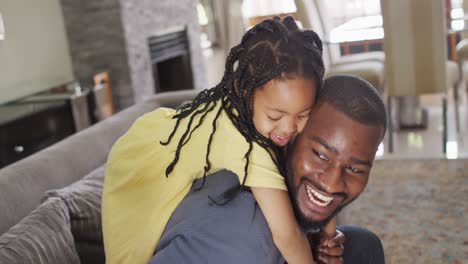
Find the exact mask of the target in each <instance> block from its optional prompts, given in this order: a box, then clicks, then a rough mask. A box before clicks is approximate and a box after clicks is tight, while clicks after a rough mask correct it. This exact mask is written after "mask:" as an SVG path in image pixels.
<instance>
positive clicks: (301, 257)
mask: <svg viewBox="0 0 468 264" xmlns="http://www.w3.org/2000/svg"><path fill="white" fill-rule="evenodd" d="M251 189H252V193H253V195H254V196H255V199H256V200H257V203H258V204H259V206H260V209H261V210H262V213H263V215H264V216H265V219H266V221H267V223H268V226H269V227H270V230H271V234H272V236H273V242H275V245H276V247H278V249H279V251H280V252H281V254H282V255H283V257H284V259H285V260H286V262H288V263H289V264H296V263H305V264H311V263H315V262H314V260H313V258H312V252H311V250H310V246H309V242H308V240H307V238H306V236H305V234H304V233H303V232H302V230H301V228H300V227H299V225H298V224H297V221H296V218H295V216H294V212H293V209H292V206H291V200H290V199H289V196H288V192H287V191H284V190H279V189H273V188H259V187H251Z"/></svg>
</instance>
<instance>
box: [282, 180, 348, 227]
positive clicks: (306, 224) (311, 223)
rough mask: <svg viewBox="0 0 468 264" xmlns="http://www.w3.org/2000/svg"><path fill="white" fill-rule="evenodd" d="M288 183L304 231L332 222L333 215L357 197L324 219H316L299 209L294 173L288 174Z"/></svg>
mask: <svg viewBox="0 0 468 264" xmlns="http://www.w3.org/2000/svg"><path fill="white" fill-rule="evenodd" d="M286 185H287V187H288V193H289V197H290V199H291V203H292V208H293V210H294V214H295V216H296V220H297V223H298V224H299V226H300V227H301V229H302V231H304V232H305V233H309V232H318V231H320V230H321V229H322V228H323V227H324V226H325V225H327V223H328V222H330V220H331V219H332V218H333V217H335V216H336V215H337V214H338V213H339V212H340V211H341V209H343V208H344V207H345V206H346V205H348V204H349V203H351V202H352V201H354V199H355V198H354V199H352V200H351V201H349V202H348V203H346V204H343V205H341V206H339V207H338V208H336V209H335V211H333V212H332V213H331V214H330V215H329V216H328V217H327V218H325V219H324V220H322V221H314V220H312V219H307V217H305V216H304V214H303V213H302V212H301V210H300V209H299V206H298V197H297V195H298V191H297V188H296V186H294V184H293V183H292V175H288V177H287V178H286ZM345 198H346V196H345Z"/></svg>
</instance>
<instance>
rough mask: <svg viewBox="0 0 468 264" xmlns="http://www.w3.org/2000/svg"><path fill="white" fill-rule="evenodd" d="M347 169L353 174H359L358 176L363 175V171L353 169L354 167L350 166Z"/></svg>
mask: <svg viewBox="0 0 468 264" xmlns="http://www.w3.org/2000/svg"><path fill="white" fill-rule="evenodd" d="M346 169H347V170H348V171H350V172H352V173H358V174H360V173H363V171H362V170H359V169H356V168H355V167H352V166H348V167H346Z"/></svg>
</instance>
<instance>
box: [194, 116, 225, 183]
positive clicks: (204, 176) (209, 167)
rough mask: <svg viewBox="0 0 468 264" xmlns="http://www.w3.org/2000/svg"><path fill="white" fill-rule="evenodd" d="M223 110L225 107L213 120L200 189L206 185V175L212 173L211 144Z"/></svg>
mask: <svg viewBox="0 0 468 264" xmlns="http://www.w3.org/2000/svg"><path fill="white" fill-rule="evenodd" d="M222 110H223V107H220V108H219V109H218V112H217V113H216V116H215V118H213V122H212V124H211V125H212V127H213V131H212V132H211V134H210V138H209V139H208V145H207V147H206V165H205V167H204V171H203V182H202V184H201V186H200V187H199V188H198V189H200V188H202V187H203V186H204V185H205V181H206V175H207V173H208V171H210V169H211V162H210V150H211V142H212V141H213V136H214V133H215V132H216V121H218V117H219V115H220V114H221V112H222Z"/></svg>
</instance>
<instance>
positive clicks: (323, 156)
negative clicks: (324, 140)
mask: <svg viewBox="0 0 468 264" xmlns="http://www.w3.org/2000/svg"><path fill="white" fill-rule="evenodd" d="M314 153H315V155H316V156H317V157H318V158H319V159H321V160H328V158H327V157H326V156H325V155H323V154H322V153H320V152H318V151H316V150H314Z"/></svg>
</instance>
